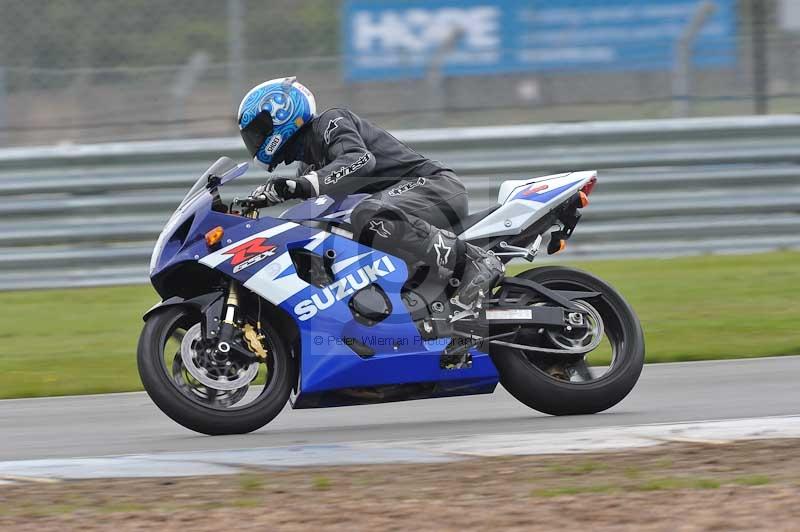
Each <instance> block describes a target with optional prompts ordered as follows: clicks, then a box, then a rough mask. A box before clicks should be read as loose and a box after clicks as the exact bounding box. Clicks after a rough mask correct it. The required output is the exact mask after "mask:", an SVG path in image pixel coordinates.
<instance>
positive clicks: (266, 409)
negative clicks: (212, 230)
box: [138, 307, 292, 435]
mask: <svg viewBox="0 0 800 532" xmlns="http://www.w3.org/2000/svg"><path fill="white" fill-rule="evenodd" d="M199 321H200V316H199V315H197V314H195V313H193V312H192V311H191V310H190V309H189V308H185V307H168V308H165V309H164V310H162V311H160V312H156V313H155V314H153V315H151V316H150V317H149V318H148V320H147V322H146V323H145V326H144V329H143V330H142V334H141V336H140V337H139V347H138V366H139V376H140V377H141V379H142V384H143V385H144V389H145V391H147V394H148V395H149V396H150V398H151V399H152V400H153V402H154V403H155V404H156V406H158V408H160V409H161V411H162V412H164V413H165V414H166V415H168V416H169V417H170V418H172V419H173V420H174V421H175V422H177V423H179V424H181V425H183V426H184V427H186V428H188V429H190V430H194V431H196V432H200V433H203V434H208V435H221V434H245V433H248V432H252V431H254V430H256V429H259V428H261V427H263V426H264V425H266V424H267V423H269V422H270V421H272V419H273V418H275V416H277V415H278V414H279V413H280V412H281V410H282V409H283V407H284V406H285V405H286V402H287V400H288V399H289V394H290V392H291V375H292V371H290V368H291V356H290V354H289V350H288V349H287V348H286V346H285V344H284V343H283V340H282V339H281V337H280V335H278V334H277V332H276V331H275V330H274V329H273V328H272V327H270V326H269V325H266V326H265V327H264V332H265V333H266V336H267V339H268V342H269V344H270V349H269V354H270V359H269V360H268V362H269V363H268V364H262V369H264V368H263V367H265V368H266V372H267V377H266V381H265V385H264V388H263V389H262V391H261V393H260V394H259V395H258V396H257V397H255V398H254V399H252V400H251V401H250V402H248V403H247V404H246V405H244V406H239V405H240V404H241V403H242V402H243V399H244V396H245V393H246V392H247V387H243V388H242V389H241V390H234V391H222V392H220V391H217V390H214V389H211V388H203V387H202V385H200V386H196V387H195V388H191V389H190V387H189V386H188V385H187V382H186V380H187V379H183V380H182V377H181V376H180V374H179V373H180V372H178V371H176V369H173V367H172V366H173V364H171V363H170V360H174V365H179V364H180V360H179V358H180V354H179V353H178V354H173V352H172V351H171V350H170V349H169V348H168V347H167V346H168V343H169V341H170V339H171V338H172V337H173V335H181V334H186V331H188V330H190V329H191V327H192V326H194V325H195V324H197V323H199ZM172 357H174V358H172ZM178 369H179V368H178ZM190 379H191V378H189V379H188V380H190ZM198 390H200V391H198ZM203 390H205V391H203ZM250 395H254V393H253V392H250Z"/></svg>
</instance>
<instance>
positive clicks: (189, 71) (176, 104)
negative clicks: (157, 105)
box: [171, 51, 209, 138]
mask: <svg viewBox="0 0 800 532" xmlns="http://www.w3.org/2000/svg"><path fill="white" fill-rule="evenodd" d="M208 63H209V56H208V54H207V53H206V52H203V51H199V52H195V53H194V54H192V57H191V58H189V62H187V63H186V64H185V65H184V66H182V67H181V68H180V70H178V75H177V76H176V77H175V82H174V83H173V85H172V90H171V93H172V117H171V121H172V136H173V137H175V138H178V137H181V136H183V135H184V133H185V128H186V123H185V122H186V98H188V97H189V95H190V94H191V93H192V89H193V88H194V86H195V84H196V83H197V79H198V78H199V77H200V75H201V74H202V73H203V71H204V70H205V69H206V68H207V67H208Z"/></svg>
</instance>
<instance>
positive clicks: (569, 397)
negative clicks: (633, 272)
mask: <svg viewBox="0 0 800 532" xmlns="http://www.w3.org/2000/svg"><path fill="white" fill-rule="evenodd" d="M519 277H520V278H523V279H527V280H530V281H534V282H537V283H540V284H542V285H544V286H545V287H547V288H549V289H551V290H565V291H574V292H593V293H595V292H596V293H598V294H599V295H597V296H594V297H587V298H586V299H585V300H576V301H575V303H576V304H577V305H578V306H579V307H581V308H582V309H583V310H585V311H586V312H587V315H588V316H589V318H588V322H589V323H588V325H589V326H588V327H587V328H586V329H583V330H581V331H567V330H545V329H540V328H524V327H523V328H522V329H521V330H520V331H519V332H518V333H517V337H516V339H515V341H514V343H515V344H517V345H519V344H523V345H529V346H532V347H542V348H545V350H549V351H553V352H554V353H537V352H535V351H530V350H522V349H518V348H516V349H515V348H512V347H506V346H497V345H495V346H492V348H491V356H492V360H493V361H494V363H495V366H496V367H497V369H498V371H499V373H500V382H501V384H502V385H503V387H504V388H506V390H508V391H509V393H511V395H513V396H514V397H515V398H516V399H518V400H519V401H521V402H522V403H524V404H526V405H527V406H529V407H531V408H533V409H535V410H538V411H540V412H544V413H546V414H552V415H571V414H594V413H597V412H602V411H603V410H606V409H608V408H611V407H612V406H614V405H616V404H617V403H618V402H620V401H622V399H624V398H625V396H626V395H628V393H629V392H630V391H631V390H632V389H633V387H634V385H635V384H636V381H637V380H638V379H639V375H640V374H641V371H642V367H643V365H644V353H645V349H644V334H643V332H642V327H641V325H640V323H639V319H638V318H637V317H636V314H635V313H634V311H633V309H632V308H631V307H630V305H628V303H627V302H626V301H625V300H624V299H623V298H622V296H621V295H620V294H619V293H617V291H616V290H614V289H613V288H612V287H611V286H609V285H608V284H607V283H606V282H604V281H602V280H601V279H598V278H597V277H595V276H593V275H591V274H588V273H586V272H582V271H580V270H576V269H573V268H565V267H560V266H548V267H543V268H536V269H532V270H528V271H525V272H522V273H521V274H520V275H519ZM507 295H509V294H507ZM510 295H511V296H513V295H514V294H510ZM531 304H533V305H547V304H549V303H547V302H545V301H534V302H531ZM591 346H594V347H591ZM580 347H585V348H587V349H593V350H592V351H591V352H589V353H586V354H582V355H576V354H569V353H568V350H569V349H573V350H574V349H575V348H580ZM559 349H562V350H565V352H564V353H555V352H557V351H558V350H559Z"/></svg>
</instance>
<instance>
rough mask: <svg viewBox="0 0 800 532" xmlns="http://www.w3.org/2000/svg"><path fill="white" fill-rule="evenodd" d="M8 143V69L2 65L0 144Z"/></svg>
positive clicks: (0, 71)
mask: <svg viewBox="0 0 800 532" xmlns="http://www.w3.org/2000/svg"><path fill="white" fill-rule="evenodd" d="M7 144H8V89H7V88H6V69H5V68H4V67H3V66H0V146H6V145H7Z"/></svg>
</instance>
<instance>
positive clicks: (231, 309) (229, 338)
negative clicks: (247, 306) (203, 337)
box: [217, 280, 239, 353]
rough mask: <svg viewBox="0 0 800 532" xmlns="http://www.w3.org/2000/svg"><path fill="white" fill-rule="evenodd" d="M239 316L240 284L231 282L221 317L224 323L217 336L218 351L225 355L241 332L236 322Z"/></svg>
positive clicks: (221, 324) (220, 326)
mask: <svg viewBox="0 0 800 532" xmlns="http://www.w3.org/2000/svg"><path fill="white" fill-rule="evenodd" d="M237 314H239V283H238V282H237V281H235V280H231V282H230V284H229V285H228V296H227V298H226V299H225V306H224V308H223V311H222V316H221V318H222V322H221V323H220V325H219V335H218V336H217V338H218V340H219V343H218V344H217V349H218V350H219V351H221V352H223V353H227V352H228V351H230V349H231V343H232V342H233V340H234V338H235V335H236V333H237V332H238V330H239V326H238V324H237V322H236V319H237ZM217 319H219V318H217Z"/></svg>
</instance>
